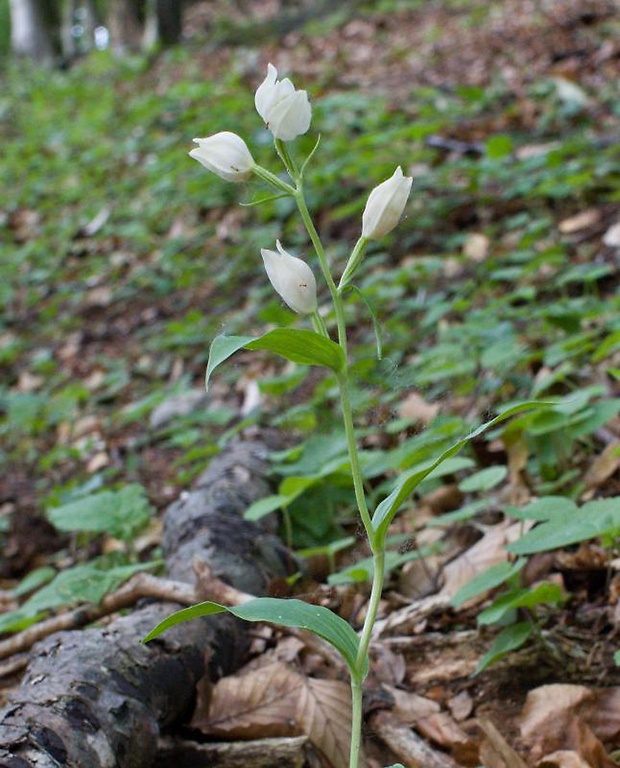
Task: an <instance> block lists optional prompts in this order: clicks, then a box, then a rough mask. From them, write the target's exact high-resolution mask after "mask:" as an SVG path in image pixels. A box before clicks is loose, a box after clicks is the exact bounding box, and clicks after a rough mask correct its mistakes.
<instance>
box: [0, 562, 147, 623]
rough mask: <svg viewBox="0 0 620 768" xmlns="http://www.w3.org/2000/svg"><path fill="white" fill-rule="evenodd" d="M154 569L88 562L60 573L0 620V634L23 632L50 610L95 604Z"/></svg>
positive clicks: (142, 566) (143, 565)
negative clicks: (132, 577)
mask: <svg viewBox="0 0 620 768" xmlns="http://www.w3.org/2000/svg"><path fill="white" fill-rule="evenodd" d="M155 565H157V563H154V562H150V563H138V564H136V565H120V566H115V567H113V568H105V567H103V566H102V564H101V563H96V562H91V563H83V564H82V565H76V566H74V567H73V568H67V569H65V570H64V571H60V572H59V573H57V574H56V576H55V577H54V578H53V579H52V580H51V581H50V582H49V583H48V584H46V586H44V587H42V588H41V589H40V590H39V591H38V592H35V594H34V595H32V596H31V597H30V598H29V599H28V600H26V602H25V603H24V604H23V605H22V606H21V607H20V608H18V609H17V610H15V611H9V612H8V613H5V614H4V615H3V616H2V617H0V632H15V631H18V630H20V629H24V628H25V627H26V626H28V625H29V624H32V623H34V622H35V621H38V620H39V618H41V617H42V616H43V615H44V613H45V612H46V611H49V610H51V609H53V608H61V607H65V606H72V605H76V604H78V603H99V602H101V600H102V599H103V598H104V597H105V596H106V594H107V593H108V592H111V591H112V590H113V589H116V588H117V587H119V586H120V585H121V584H122V583H123V582H124V581H127V579H128V578H130V577H131V576H133V575H134V573H138V572H139V571H143V570H146V569H148V568H152V567H153V566H155Z"/></svg>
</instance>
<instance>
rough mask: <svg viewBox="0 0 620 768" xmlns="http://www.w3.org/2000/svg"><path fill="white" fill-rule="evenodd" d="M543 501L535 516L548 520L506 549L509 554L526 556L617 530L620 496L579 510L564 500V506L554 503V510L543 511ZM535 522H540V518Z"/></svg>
mask: <svg viewBox="0 0 620 768" xmlns="http://www.w3.org/2000/svg"><path fill="white" fill-rule="evenodd" d="M544 501H545V500H544V499H540V501H539V504H540V511H539V508H538V507H536V508H535V509H534V514H535V515H536V514H537V515H542V514H547V515H548V518H547V519H546V520H544V522H542V523H541V524H540V525H537V526H536V527H535V528H533V529H532V530H531V531H529V532H528V533H526V534H525V535H524V536H523V537H522V538H520V539H519V540H518V541H515V542H513V543H512V544H510V545H508V547H507V549H508V550H509V551H510V552H513V553H514V554H517V555H529V554H533V553H534V552H544V551H547V550H552V549H558V548H560V547H566V546H568V545H570V544H577V543H578V542H580V541H588V540H589V539H594V538H597V537H599V536H605V535H610V534H614V533H616V532H617V531H618V530H620V497H619V496H615V497H613V498H610V499H597V500H596V501H590V502H588V503H587V504H584V505H583V506H582V507H576V506H575V505H574V503H573V502H571V501H570V500H566V502H565V503H564V505H562V504H561V503H559V502H558V501H556V502H554V506H550V507H548V508H546V507H545V505H544ZM532 506H533V505H532ZM551 510H553V511H554V512H555V513H554V514H553V516H551V515H550V512H551ZM534 519H540V516H539V517H535V518H534Z"/></svg>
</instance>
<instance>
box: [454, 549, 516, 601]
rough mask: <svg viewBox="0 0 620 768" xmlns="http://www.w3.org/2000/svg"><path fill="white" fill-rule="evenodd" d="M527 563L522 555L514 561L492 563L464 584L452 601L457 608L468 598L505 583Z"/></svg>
mask: <svg viewBox="0 0 620 768" xmlns="http://www.w3.org/2000/svg"><path fill="white" fill-rule="evenodd" d="M526 563H527V558H525V557H520V558H519V559H518V560H516V561H515V562H514V563H511V562H509V561H508V560H506V561H504V562H503V563H496V564H495V565H492V566H491V567H490V568H487V569H486V570H485V571H483V572H482V573H479V574H478V575H477V576H474V578H473V579H472V580H471V581H469V582H468V583H467V584H464V585H463V586H462V587H461V588H460V589H459V590H458V592H457V593H456V594H455V595H454V597H453V598H452V600H451V601H450V602H451V603H452V605H453V606H454V607H455V608H458V607H459V606H460V605H463V603H466V602H467V601H468V600H471V599H472V598H474V597H478V595H482V594H484V593H485V592H488V591H489V590H490V589H495V587H499V586H500V584H504V583H505V582H506V581H508V580H509V579H510V578H512V577H513V576H514V575H515V574H516V573H519V571H521V570H522V568H523V567H524V566H525V564H526Z"/></svg>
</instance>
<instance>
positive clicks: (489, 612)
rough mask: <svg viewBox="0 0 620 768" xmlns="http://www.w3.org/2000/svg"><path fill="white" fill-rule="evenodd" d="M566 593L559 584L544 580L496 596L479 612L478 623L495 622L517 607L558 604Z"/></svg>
mask: <svg viewBox="0 0 620 768" xmlns="http://www.w3.org/2000/svg"><path fill="white" fill-rule="evenodd" d="M564 597H565V595H564V593H563V592H562V590H561V588H560V587H559V586H558V585H557V584H551V583H550V582H543V583H542V584H539V585H538V586H536V587H534V588H533V589H528V588H525V589H516V590H511V591H510V592H506V593H505V594H502V595H500V596H499V597H497V598H495V600H494V601H493V602H492V603H491V605H490V606H489V607H488V608H485V610H484V611H481V612H480V613H479V614H478V624H482V625H486V624H495V623H496V622H498V621H501V620H502V619H503V618H504V616H506V614H507V613H508V612H509V611H513V610H515V609H516V608H535V607H536V606H537V605H558V604H559V603H561V602H562V600H564Z"/></svg>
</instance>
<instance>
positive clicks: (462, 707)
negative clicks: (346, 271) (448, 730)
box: [448, 691, 474, 723]
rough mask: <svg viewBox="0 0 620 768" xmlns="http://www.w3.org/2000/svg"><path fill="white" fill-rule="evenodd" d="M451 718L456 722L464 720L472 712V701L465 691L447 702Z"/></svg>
mask: <svg viewBox="0 0 620 768" xmlns="http://www.w3.org/2000/svg"><path fill="white" fill-rule="evenodd" d="M448 707H449V709H450V712H451V713H452V717H453V718H454V719H455V720H456V721H457V723H458V722H461V721H462V720H466V719H467V718H468V717H469V716H470V715H471V713H472V712H473V710H474V700H473V699H472V697H471V696H470V695H469V693H468V692H467V691H461V692H460V693H457V694H456V696H453V697H452V698H451V699H449V700H448Z"/></svg>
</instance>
